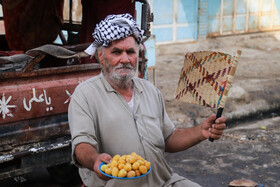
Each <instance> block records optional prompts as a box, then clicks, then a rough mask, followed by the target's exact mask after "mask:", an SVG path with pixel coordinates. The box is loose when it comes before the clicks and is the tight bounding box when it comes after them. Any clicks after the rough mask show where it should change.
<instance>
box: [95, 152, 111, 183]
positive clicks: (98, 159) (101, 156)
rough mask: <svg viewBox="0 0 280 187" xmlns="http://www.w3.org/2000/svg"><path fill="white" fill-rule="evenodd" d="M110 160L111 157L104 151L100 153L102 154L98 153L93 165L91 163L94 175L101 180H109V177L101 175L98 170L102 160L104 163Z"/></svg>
mask: <svg viewBox="0 0 280 187" xmlns="http://www.w3.org/2000/svg"><path fill="white" fill-rule="evenodd" d="M111 160H112V157H111V156H110V155H108V154H106V153H102V154H98V155H97V156H96V158H95V161H94V165H93V171H94V172H95V173H96V175H97V176H98V177H99V178H100V179H102V180H106V181H107V180H109V179H110V177H107V176H106V175H103V174H102V173H101V172H100V171H99V169H98V168H99V165H100V164H101V163H102V162H105V163H109V162H111Z"/></svg>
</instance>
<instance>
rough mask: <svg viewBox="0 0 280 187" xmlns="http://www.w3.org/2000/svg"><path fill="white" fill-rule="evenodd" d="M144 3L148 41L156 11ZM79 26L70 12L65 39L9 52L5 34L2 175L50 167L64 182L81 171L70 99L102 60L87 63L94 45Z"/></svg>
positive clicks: (0, 100) (0, 88)
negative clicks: (74, 151) (83, 39)
mask: <svg viewBox="0 0 280 187" xmlns="http://www.w3.org/2000/svg"><path fill="white" fill-rule="evenodd" d="M71 2H72V1H70V6H69V7H70V11H69V12H70V15H71V12H72V5H71ZM140 2H141V3H142V4H143V9H142V13H143V16H142V24H141V25H142V28H143V29H144V30H146V31H145V34H146V36H147V37H146V39H145V40H147V38H148V37H149V35H150V33H149V22H150V21H152V14H151V13H150V12H149V5H148V3H147V1H144V0H142V1H140ZM44 10H45V9H41V11H44ZM4 20H5V19H4ZM80 26H81V25H80V24H79V23H74V22H73V21H72V20H71V16H70V19H69V21H68V22H64V23H63V25H62V27H61V30H60V31H59V35H60V39H61V41H62V42H61V44H55V45H48V44H47V45H42V46H38V47H36V48H33V49H31V50H26V51H7V50H8V46H7V45H5V44H4V43H5V41H4V40H5V38H4V39H3V36H2V37H1V38H2V40H1V41H3V42H2V43H1V44H2V45H1V46H2V50H3V48H4V47H3V46H6V48H5V49H4V50H5V52H4V51H3V52H2V57H0V180H3V179H6V178H9V177H16V176H20V175H23V174H25V173H29V172H32V171H34V169H35V168H37V167H46V168H48V171H49V173H50V174H51V175H52V176H53V177H54V179H56V180H57V181H58V182H62V183H65V182H69V180H71V179H73V177H69V176H71V175H77V169H76V167H75V166H73V165H72V164H71V137H70V131H69V127H68V119H67V109H68V104H69V101H70V99H71V94H72V93H73V91H74V89H75V87H76V86H77V85H78V84H79V83H80V82H82V81H84V80H86V79H88V78H89V77H92V76H95V75H97V74H99V73H100V65H99V63H84V60H85V59H86V58H89V57H88V55H86V54H85V53H83V52H82V51H83V49H85V47H87V46H88V45H89V44H78V43H77V42H75V41H78V40H79V29H80ZM63 30H64V33H65V31H66V32H67V36H68V37H67V39H66V38H65V35H64V33H63V32H62V31H63ZM141 55H142V56H140V61H141V62H140V63H139V64H140V68H139V70H140V76H141V77H144V71H145V64H146V61H147V59H146V58H145V56H144V52H142V53H141Z"/></svg>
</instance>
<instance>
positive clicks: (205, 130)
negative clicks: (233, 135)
mask: <svg viewBox="0 0 280 187" xmlns="http://www.w3.org/2000/svg"><path fill="white" fill-rule="evenodd" d="M225 122H226V118H225V117H223V116H222V117H220V118H218V119H216V115H215V114H212V115H211V116H210V117H209V118H207V119H206V120H205V121H204V122H203V124H202V125H201V133H202V136H203V137H204V138H205V139H208V138H209V137H212V138H213V139H214V140H218V139H220V138H221V136H222V134H223V131H224V129H225V128H226V124H225Z"/></svg>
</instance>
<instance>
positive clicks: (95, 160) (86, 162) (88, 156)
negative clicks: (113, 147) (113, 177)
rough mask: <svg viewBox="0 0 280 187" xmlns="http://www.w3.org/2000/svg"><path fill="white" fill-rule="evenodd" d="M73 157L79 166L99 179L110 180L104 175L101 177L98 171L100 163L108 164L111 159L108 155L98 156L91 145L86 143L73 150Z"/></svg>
mask: <svg viewBox="0 0 280 187" xmlns="http://www.w3.org/2000/svg"><path fill="white" fill-rule="evenodd" d="M75 155H76V158H77V160H78V162H79V163H80V164H81V165H83V166H84V167H86V168H88V169H90V170H93V171H94V172H95V173H96V175H97V176H98V177H99V178H100V179H102V180H109V179H110V178H109V177H107V176H106V175H103V174H102V173H101V172H100V171H99V169H98V167H99V165H100V164H101V162H105V163H109V162H110V161H111V160H112V157H111V156H110V155H109V154H106V153H102V154H99V153H98V152H97V150H96V149H95V148H94V147H93V146H92V145H90V144H88V143H80V144H78V145H77V146H76V148H75Z"/></svg>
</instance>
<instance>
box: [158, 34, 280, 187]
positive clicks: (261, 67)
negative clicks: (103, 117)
mask: <svg viewBox="0 0 280 187" xmlns="http://www.w3.org/2000/svg"><path fill="white" fill-rule="evenodd" d="M237 49H240V50H242V55H241V57H240V60H239V63H238V67H237V71H236V74H235V78H234V82H233V84H232V88H231V90H230V93H229V97H228V99H227V102H226V106H225V109H224V112H223V115H224V116H226V117H227V119H228V121H229V122H230V123H229V126H228V128H227V129H226V131H225V133H224V136H223V137H222V139H221V140H219V141H215V142H214V143H210V142H209V141H205V142H203V143H201V144H199V145H197V146H195V147H193V148H191V149H189V150H187V151H185V152H181V153H176V154H168V155H167V159H168V161H169V163H170V165H171V166H172V167H173V169H174V170H175V171H176V172H178V173H179V174H181V175H183V176H186V177H187V178H189V179H191V180H194V181H196V182H198V183H200V184H201V185H203V186H209V187H214V186H215V187H216V186H228V184H229V182H230V181H231V180H235V179H242V178H244V179H250V180H254V181H255V182H257V183H259V184H263V185H264V186H272V187H273V186H275V187H276V186H280V182H279V181H280V144H279V141H280V138H279V137H280V136H279V135H280V134H279V131H280V126H279V122H280V118H279V117H278V116H279V111H280V110H279V109H280V107H279V104H280V95H279V93H280V73H279V71H280V61H279V59H280V33H279V32H269V33H258V34H246V35H238V36H225V37H218V38H209V39H206V40H201V41H197V42H194V43H181V44H175V45H174V44H172V45H162V46H157V48H156V54H157V55H156V58H157V64H156V86H157V87H158V88H159V89H160V90H161V92H162V93H163V96H164V98H165V104H166V109H167V112H168V114H169V116H170V118H171V120H172V121H174V123H175V125H176V126H177V127H191V126H193V125H196V124H199V123H201V122H202V121H203V120H204V119H205V118H206V117H208V116H209V115H210V114H211V113H216V110H215V109H211V108H207V107H202V106H198V105H193V104H187V103H182V102H178V101H176V100H175V99H174V95H175V90H176V88H177V83H178V80H179V76H180V71H181V68H182V66H183V62H184V55H185V54H186V52H192V51H203V50H211V51H220V52H224V53H228V54H231V55H234V54H235V53H236V51H237ZM265 112H266V114H267V116H266V117H267V118H265V119H263V118H262V117H263V116H262V115H263V113H265ZM248 116H249V117H250V119H251V120H252V119H257V121H251V122H248V121H247V122H245V121H244V118H246V117H248ZM258 117H261V118H258Z"/></svg>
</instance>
